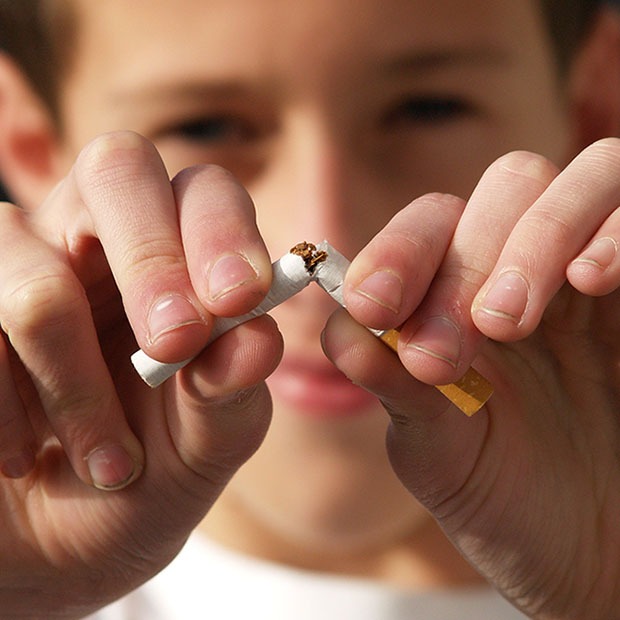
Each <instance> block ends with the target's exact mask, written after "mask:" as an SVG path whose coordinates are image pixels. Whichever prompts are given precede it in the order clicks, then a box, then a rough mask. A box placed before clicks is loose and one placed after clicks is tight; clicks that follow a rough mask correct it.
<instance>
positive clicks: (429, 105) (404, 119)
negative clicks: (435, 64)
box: [383, 96, 474, 126]
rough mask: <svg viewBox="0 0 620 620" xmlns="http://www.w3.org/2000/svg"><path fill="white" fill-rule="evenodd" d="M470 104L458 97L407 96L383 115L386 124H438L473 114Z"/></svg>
mask: <svg viewBox="0 0 620 620" xmlns="http://www.w3.org/2000/svg"><path fill="white" fill-rule="evenodd" d="M473 112H474V110H473V107H472V106H471V104H470V103H469V102H467V101H465V100H463V99H460V98H458V97H443V96H420V97H408V98H406V99H404V100H403V101H401V102H399V103H397V104H396V105H395V106H394V107H392V108H391V109H390V110H388V112H387V113H386V114H385V116H384V119H383V120H384V123H385V124H386V125H388V126H390V125H399V124H401V123H420V124H439V123H446V122H450V121H453V120H458V119H460V118H462V117H464V116H466V115H469V114H473Z"/></svg>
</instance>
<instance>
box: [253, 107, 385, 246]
mask: <svg viewBox="0 0 620 620" xmlns="http://www.w3.org/2000/svg"><path fill="white" fill-rule="evenodd" d="M361 162H362V159H361V157H360V156H359V154H356V153H355V149H354V145H353V144H352V141H351V140H349V139H347V135H346V133H345V131H344V130H342V129H340V128H338V127H334V126H333V124H332V125H330V124H329V123H327V122H325V121H324V120H323V119H319V118H318V117H317V116H316V115H312V114H309V113H306V114H302V113H299V114H297V115H293V116H292V117H291V118H289V119H288V120H287V122H286V124H285V126H284V128H283V130H282V131H281V133H280V136H279V139H278V140H277V143H276V145H274V147H273V152H272V156H271V158H270V160H269V162H268V165H267V166H266V167H265V169H264V172H263V175H262V177H261V179H260V180H259V181H258V182H257V184H256V186H255V187H254V188H253V190H252V195H253V198H254V200H255V203H256V206H257V212H258V219H259V226H260V228H261V230H262V232H263V234H264V236H265V239H266V241H267V244H268V246H269V249H270V251H271V252H272V255H279V254H281V253H284V252H286V251H288V249H289V248H290V247H291V246H292V245H294V244H295V243H298V242H300V241H310V242H319V241H322V240H323V239H327V240H328V241H329V242H330V243H331V244H332V245H333V246H334V247H336V248H338V249H339V250H340V251H341V252H343V253H344V254H345V255H348V256H350V257H352V256H353V255H355V253H357V252H358V251H359V250H360V249H361V247H363V245H364V244H365V243H367V241H368V240H369V239H370V238H371V236H372V235H373V234H374V233H375V232H376V229H377V228H378V225H379V219H380V214H379V213H375V212H373V211H372V210H369V209H368V208H366V206H365V205H367V204H368V195H364V188H366V187H367V185H368V177H367V175H365V174H364V173H363V170H362V169H363V164H362V163H361ZM362 214H364V215H362Z"/></svg>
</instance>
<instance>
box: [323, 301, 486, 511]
mask: <svg viewBox="0 0 620 620" xmlns="http://www.w3.org/2000/svg"><path fill="white" fill-rule="evenodd" d="M323 346H324V349H325V352H326V354H327V355H328V357H329V358H330V359H331V360H332V361H333V362H334V363H335V364H336V366H338V368H339V369H340V370H341V371H342V372H344V373H345V374H346V375H347V376H348V377H349V378H350V379H351V380H352V381H353V382H354V383H356V384H359V385H361V386H363V387H364V388H366V389H367V390H368V391H370V392H371V393H373V394H375V395H376V396H377V398H379V400H380V401H381V402H382V404H383V406H384V408H385V410H386V411H387V413H388V414H389V416H390V419H391V424H390V427H389V430H388V436H387V449H388V454H389V457H390V460H391V462H392V466H393V468H394V470H395V472H396V474H397V475H398V476H399V478H400V479H401V481H402V482H403V483H404V485H405V486H406V487H407V489H408V490H409V491H410V492H411V493H412V494H413V495H415V497H416V498H417V499H418V500H419V501H420V502H421V503H422V504H424V505H425V506H426V507H427V508H428V509H430V510H431V511H433V512H435V513H436V512H437V511H438V510H440V507H441V505H442V504H443V503H444V502H445V501H446V500H447V499H448V498H450V497H453V496H454V495H455V494H457V493H458V492H459V490H460V489H462V488H463V486H464V485H465V483H466V481H467V479H468V476H469V474H470V473H471V472H472V471H473V470H474V468H475V466H476V463H477V460H478V457H479V455H480V453H481V451H482V448H483V445H484V439H485V436H486V432H487V426H488V417H487V412H486V409H485V408H483V409H482V410H480V411H479V412H478V413H477V414H476V415H474V416H473V417H467V416H466V415H464V414H463V413H462V412H461V411H460V410H459V409H458V408H457V407H455V406H454V405H453V404H452V403H451V402H450V401H449V400H448V399H446V398H445V397H444V396H443V395H442V394H441V393H440V392H438V391H437V389H436V388H435V387H434V386H430V385H427V384H424V383H422V382H420V381H418V380H417V379H416V378H415V377H413V376H411V375H410V374H409V373H408V371H407V370H406V369H405V367H404V366H403V365H402V364H401V363H400V361H399V359H398V356H397V355H396V354H395V353H394V352H393V351H391V350H390V349H389V348H388V347H387V346H386V345H385V344H384V343H382V342H381V341H380V340H379V339H378V338H376V337H375V336H373V335H372V334H371V333H370V332H369V331H368V330H367V329H366V328H365V327H363V326H361V325H359V324H358V323H356V322H355V321H354V320H353V319H351V317H350V316H349V315H348V314H347V313H346V311H343V310H340V311H337V312H335V313H334V314H333V315H332V317H331V318H330V320H329V321H328V324H327V325H326V328H325V331H324V334H323Z"/></svg>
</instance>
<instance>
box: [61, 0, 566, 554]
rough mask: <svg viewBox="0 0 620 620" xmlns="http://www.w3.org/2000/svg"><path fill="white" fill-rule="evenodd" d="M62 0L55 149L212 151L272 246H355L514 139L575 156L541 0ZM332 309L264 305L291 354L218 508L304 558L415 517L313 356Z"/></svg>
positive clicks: (454, 188) (368, 402)
mask: <svg viewBox="0 0 620 620" xmlns="http://www.w3.org/2000/svg"><path fill="white" fill-rule="evenodd" d="M75 3H76V4H77V7H78V10H79V11H78V12H79V33H80V36H79V39H78V44H77V47H76V51H75V54H76V63H75V65H74V70H73V71H72V73H71V74H70V76H69V78H68V80H67V82H66V88H65V89H64V96H63V99H62V102H61V103H62V116H63V120H64V127H65V133H64V136H63V140H64V142H63V145H64V147H65V149H66V155H67V161H69V160H70V158H72V157H73V156H74V155H75V154H76V152H77V151H78V150H79V148H80V147H81V146H83V145H84V144H85V142H86V141H87V140H89V139H90V138H91V137H93V136H94V135H97V134H99V133H101V132H105V131H108V130H113V129H134V130H136V131H138V132H140V133H142V134H144V135H145V136H147V137H149V138H150V139H152V140H153V141H154V142H155V144H156V145H157V146H158V147H159V149H160V152H161V153H162V156H163V157H164V160H165V162H166V164H167V166H168V168H169V171H170V173H171V174H174V173H175V172H177V171H178V170H179V169H181V168H183V167H185V166H188V165H192V164H196V163H202V162H216V163H219V164H221V165H223V166H225V167H227V168H229V169H230V170H232V172H234V173H235V174H236V175H237V176H238V177H239V178H240V179H241V181H242V182H243V183H244V184H245V185H246V186H247V188H248V189H249V191H250V193H251V194H252V197H253V198H254V200H255V203H256V206H257V211H258V220H259V224H260V227H261V230H262V231H263V233H264V236H265V239H266V241H267V244H268V247H269V249H270V250H271V252H272V255H273V257H274V258H277V257H278V256H279V255H281V254H282V253H284V252H285V251H287V250H288V249H289V247H291V246H292V245H294V244H295V243H297V242H299V241H303V240H309V241H319V240H321V239H323V238H326V239H328V240H329V241H330V242H331V243H332V244H333V245H334V246H336V247H337V248H339V249H340V250H341V251H342V252H344V253H345V254H348V255H350V256H351V255H353V254H354V253H355V252H356V251H357V250H358V249H359V248H360V247H361V246H362V245H363V244H364V243H366V242H367V241H368V240H369V239H370V237H371V236H372V235H373V234H374V233H375V232H377V231H378V229H379V228H380V227H381V226H382V225H383V224H385V223H386V222H387V220H388V219H389V218H390V217H391V216H392V215H393V214H394V213H395V211H397V210H398V209H399V208H401V207H403V206H404V205H405V204H406V203H407V202H409V201H410V200H411V199H412V198H414V197H416V196H417V195H419V194H421V193H423V192H426V191H431V190H433V191H435V190H437V191H444V192H452V193H456V194H459V195H461V196H464V197H466V196H467V195H468V193H469V192H470V191H471V189H472V187H473V185H474V183H475V182H476V180H477V178H478V177H479V175H480V173H481V172H482V171H483V169H484V167H485V166H486V165H487V164H488V163H490V162H491V161H492V160H493V159H494V158H495V157H497V156H499V155H500V154H502V153H504V152H506V151H508V150H512V149H528V150H535V151H537V152H540V153H543V154H545V155H547V156H549V157H551V158H553V159H555V160H556V161H558V163H561V162H562V161H564V159H565V158H566V157H567V156H568V153H567V146H566V145H567V143H568V139H569V136H568V129H567V127H566V116H565V112H564V109H563V105H562V101H561V100H560V97H559V94H558V91H557V84H556V83H555V81H554V80H555V76H554V73H553V69H552V62H551V52H550V49H549V48H548V44H547V42H546V38H545V34H544V31H543V26H542V22H541V20H540V18H539V16H538V13H537V9H538V7H537V4H536V3H535V2H534V0H531V1H526V0H523V1H520V2H515V1H514V0H312V1H304V0H174V1H171V0H168V1H167V0H132V1H131V2H127V1H126V0H106V2H96V3H95V2H92V1H91V0H75ZM331 309H332V305H331V302H330V301H329V300H328V299H327V298H326V297H325V295H324V294H323V292H322V291H320V290H319V289H318V288H316V287H312V288H310V289H308V290H306V291H304V293H302V295H300V296H299V297H298V298H296V299H293V300H292V301H291V302H290V303H289V304H287V305H285V306H283V307H281V308H279V309H278V310H277V311H276V312H274V315H275V317H276V319H277V320H278V322H279V324H280V327H281V329H282V331H283V334H284V336H285V340H286V350H285V358H284V361H283V364H282V366H281V367H280V369H279V370H278V371H277V372H276V374H275V375H274V376H273V378H272V380H271V388H272V393H273V398H274V406H275V415H274V422H273V427H272V429H271V431H270V434H269V436H268V438H267V441H266V443H265V445H264V447H263V448H262V449H261V450H260V451H259V453H258V454H257V455H256V457H255V458H253V459H252V461H251V462H250V463H249V464H248V465H247V466H246V467H245V468H244V469H243V470H242V471H241V472H240V474H239V475H238V476H237V477H236V478H235V480H234V481H233V483H232V485H231V487H230V489H229V491H228V492H227V493H228V495H225V496H224V498H223V501H222V502H221V504H220V508H219V513H221V514H222V515H225V516H226V518H227V519H228V518H230V519H232V521H231V522H236V521H235V520H236V519H239V518H249V519H250V521H251V522H252V523H255V521H256V520H259V521H260V522H261V523H262V524H263V525H265V524H266V525H267V526H268V527H270V528H274V529H276V530H279V531H280V532H281V533H282V534H284V535H286V536H290V537H293V538H294V539H296V540H297V541H298V542H299V541H302V542H307V543H311V544H313V545H315V547H314V548H315V549H316V550H319V549H320V548H321V545H327V544H329V545H334V543H335V542H336V541H338V542H344V543H351V544H354V545H356V544H358V543H360V544H369V545H374V544H375V543H376V542H377V541H381V540H384V539H385V540H388V539H392V538H393V537H394V535H397V536H400V535H402V536H405V534H406V533H407V532H408V530H410V529H412V528H415V527H416V523H418V522H419V520H420V519H422V518H423V517H422V516H421V511H420V509H419V508H418V506H417V505H416V504H415V503H414V502H413V501H412V500H410V499H409V496H408V495H407V494H406V493H405V492H404V491H403V490H402V489H401V487H400V484H399V483H398V482H396V480H395V478H394V477H393V475H392V473H391V470H390V468H389V465H388V463H387V460H386V458H385V456H384V450H383V443H384V432H385V427H386V424H387V421H386V416H385V415H384V414H383V413H382V410H381V407H380V406H379V405H378V403H377V402H376V401H374V400H373V399H372V398H370V397H368V396H367V395H366V394H365V393H363V392H361V391H360V390H358V389H357V388H354V387H353V386H350V385H348V384H346V382H344V381H343V380H342V377H340V376H338V375H337V374H335V372H334V371H333V369H332V367H331V366H330V365H329V364H328V363H327V361H326V360H325V358H324V357H323V355H322V353H321V350H320V344H319V334H320V330H321V328H322V325H323V323H324V321H325V318H326V316H327V314H328V313H329V312H330V311H331ZM229 505H230V506H234V517H230V515H229V514H228V513H227V506H229ZM219 513H218V512H216V513H215V515H216V517H217V515H218V514H219ZM231 514H233V511H231ZM225 520H226V519H221V521H222V522H223V521H225ZM216 522H217V520H216ZM362 541H363V542H362ZM332 548H333V549H337V548H338V547H337V546H332Z"/></svg>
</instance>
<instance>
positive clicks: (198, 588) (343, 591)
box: [89, 534, 526, 620]
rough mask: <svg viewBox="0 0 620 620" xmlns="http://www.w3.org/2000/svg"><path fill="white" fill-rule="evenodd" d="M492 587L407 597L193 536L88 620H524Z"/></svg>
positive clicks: (373, 584)
mask: <svg viewBox="0 0 620 620" xmlns="http://www.w3.org/2000/svg"><path fill="white" fill-rule="evenodd" d="M525 617H526V616H524V615H523V614H521V613H519V612H518V611H517V610H516V609H514V608H513V607H512V606H511V605H509V604H508V603H507V602H506V601H505V600H504V599H503V598H502V597H501V596H499V595H498V594H497V593H495V592H494V591H492V590H491V589H490V588H475V589H467V590H441V591H433V592H426V593H412V592H409V591H406V590H400V589H397V588H391V587H387V586H385V585H383V584H380V583H377V582H374V581H371V580H365V579H360V578H349V577H340V576H333V575H324V574H319V573H313V572H310V571H304V570H297V569H292V568H290V567H285V566H281V565H278V564H272V563H269V562H265V561H262V560H258V559H256V558H251V557H248V556H244V555H241V554H238V553H235V552H232V551H230V550H227V549H224V548H222V547H220V546H218V545H216V544H214V543H213V542H210V541H209V540H207V539H206V538H205V537H203V536H201V535H200V534H194V535H193V536H192V537H191V538H190V540H189V541H188V543H187V544H186V545H185V547H184V548H183V550H182V551H181V553H180V554H179V555H178V557H177V558H176V559H175V560H174V561H173V562H172V563H171V564H170V565H169V566H168V567H167V568H165V569H164V570H163V571H162V572H161V573H160V574H159V575H157V576H156V577H154V578H153V579H152V580H151V581H149V582H148V583H146V584H145V585H144V586H142V587H141V588H140V589H138V590H136V591H135V592H133V593H131V594H129V595H128V596H126V597H125V598H123V599H121V600H120V601H117V602H116V603H114V604H112V605H110V606H109V607H106V608H105V609H104V610H102V611H100V612H99V613H97V614H95V615H93V616H89V620H198V619H201V620H202V619H205V620H206V619H208V620H349V619H350V620H418V619H420V620H470V619H471V620H523V619H524V618H525Z"/></svg>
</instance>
